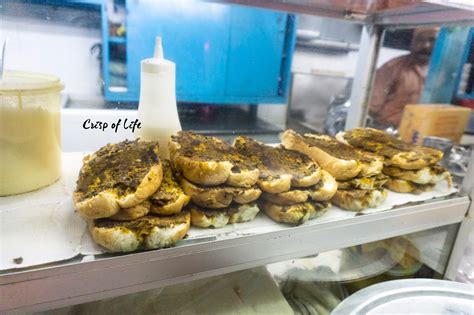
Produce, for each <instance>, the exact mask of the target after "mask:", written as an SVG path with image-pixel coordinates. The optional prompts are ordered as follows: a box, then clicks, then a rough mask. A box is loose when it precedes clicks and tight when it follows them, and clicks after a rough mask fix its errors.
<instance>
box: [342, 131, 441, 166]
mask: <svg viewBox="0 0 474 315" xmlns="http://www.w3.org/2000/svg"><path fill="white" fill-rule="evenodd" d="M336 138H337V139H338V140H339V141H341V142H344V143H346V144H349V145H351V146H353V147H355V148H359V149H361V150H365V151H369V152H373V153H375V154H378V155H380V156H382V157H384V162H385V164H386V165H392V166H397V167H399V168H403V169H407V170H418V169H421V168H423V167H426V166H428V165H433V164H436V163H437V162H438V161H440V160H441V159H442V158H443V152H441V151H439V150H436V149H434V148H428V147H421V146H417V145H414V144H410V143H406V142H404V141H402V140H400V139H397V138H395V137H393V136H391V135H389V134H388V133H386V132H385V131H382V130H378V129H373V128H354V129H352V130H349V131H341V132H339V133H338V134H337V135H336Z"/></svg>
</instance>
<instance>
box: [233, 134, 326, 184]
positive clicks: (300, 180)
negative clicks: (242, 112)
mask: <svg viewBox="0 0 474 315" xmlns="http://www.w3.org/2000/svg"><path fill="white" fill-rule="evenodd" d="M233 147H235V148H236V149H237V150H238V151H239V152H240V153H242V154H243V155H245V156H246V157H248V158H249V159H250V160H252V161H254V162H255V164H256V165H257V166H258V169H259V170H260V176H259V180H258V185H259V187H260V188H261V189H262V190H263V191H266V192H269V193H280V192H284V191H288V190H289V189H290V187H310V186H313V185H315V184H316V183H318V182H319V179H320V177H321V168H320V167H319V165H318V164H317V163H316V162H314V161H313V160H312V159H311V158H309V157H308V156H307V155H306V154H303V153H301V152H297V151H291V150H287V149H285V148H283V147H276V148H274V147H270V146H267V145H264V144H263V143H260V142H258V141H256V140H253V139H251V138H249V137H244V136H238V137H237V138H235V140H234V144H233Z"/></svg>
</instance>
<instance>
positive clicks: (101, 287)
mask: <svg viewBox="0 0 474 315" xmlns="http://www.w3.org/2000/svg"><path fill="white" fill-rule="evenodd" d="M469 204H470V201H469V198H468V197H456V198H453V199H448V200H440V201H436V202H429V203H422V204H417V205H411V206H407V207H401V208H398V209H392V210H389V211H385V212H380V213H375V214H370V215H364V216H358V217H355V218H352V219H347V220H341V221H332V222H323V223H321V224H314V225H305V226H300V227H295V228H282V230H280V231H276V232H271V233H263V234H259V235H251V236H243V237H239V238H235V239H228V240H219V241H214V242H207V243H198V244H193V245H189V246H183V247H176V248H171V249H167V250H161V251H150V252H144V253H139V254H132V255H126V256H119V257H113V258H107V259H100V260H97V261H92V262H85V263H74V264H69V265H64V266H60V267H49V268H43V269H40V270H32V271H23V272H17V273H12V274H7V275H2V276H0V285H1V290H0V291H2V295H1V300H2V303H0V311H8V310H15V309H16V310H18V309H22V310H35V311H38V310H46V309H48V308H52V307H60V306H65V305H70V304H76V303H83V302H88V301H92V300H97V299H101V298H105V297H112V296H117V295H122V294H127V293H133V292H138V291H143V290H147V289H151V288H156V287H160V286H166V285H171V284H175V283H180V282H185V281H190V280H195V279H200V278H205V277H209V276H214V275H220V274H225V273H229V272H233V271H238V270H243V269H247V268H252V267H257V266H261V265H265V264H268V263H272V262H277V261H282V260H287V259H291V258H296V257H302V256H307V255H311V254H316V253H318V252H324V251H328V250H332V249H338V248H344V247H348V246H353V245H357V244H362V243H366V242H372V241H376V240H380V239H385V238H389V237H394V236H398V235H404V234H407V233H412V232H417V231H421V230H425V229H430V228H434V227H437V226H442V225H447V224H452V223H457V222H460V221H461V220H462V219H463V218H464V215H465V214H466V212H467V209H468V207H469ZM347 235H350V238H348V237H347Z"/></svg>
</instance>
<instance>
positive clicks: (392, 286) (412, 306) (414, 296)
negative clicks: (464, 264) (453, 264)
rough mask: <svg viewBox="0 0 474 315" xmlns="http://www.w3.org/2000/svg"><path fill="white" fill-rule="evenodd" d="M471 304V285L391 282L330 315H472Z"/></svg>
mask: <svg viewBox="0 0 474 315" xmlns="http://www.w3.org/2000/svg"><path fill="white" fill-rule="evenodd" d="M473 301H474V286H473V285H469V284H465V283H459V282H453V281H447V280H433V279H408V280H394V281H387V282H382V283H378V284H375V285H372V286H370V287H367V288H365V289H363V290H360V291H358V292H356V293H355V294H353V295H351V296H350V297H348V298H347V299H345V300H344V301H342V302H341V303H340V304H339V305H338V306H337V307H336V308H335V309H334V310H333V311H332V313H331V315H342V314H343V315H348V314H354V315H355V314H369V315H370V314H415V313H416V314H472V311H473V306H472V305H473Z"/></svg>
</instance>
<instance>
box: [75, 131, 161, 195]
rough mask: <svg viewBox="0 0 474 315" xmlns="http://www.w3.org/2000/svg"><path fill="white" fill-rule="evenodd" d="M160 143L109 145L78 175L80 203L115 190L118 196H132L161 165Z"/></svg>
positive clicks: (77, 190)
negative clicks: (154, 167)
mask: <svg viewBox="0 0 474 315" xmlns="http://www.w3.org/2000/svg"><path fill="white" fill-rule="evenodd" d="M157 153H158V142H146V141H138V140H135V141H128V140H126V141H122V142H119V143H117V144H108V145H106V146H105V147H102V148H101V149H100V150H99V151H97V152H96V153H95V157H94V158H93V159H92V160H90V161H88V162H87V163H85V164H84V165H83V166H82V169H81V171H80V173H79V178H78V180H77V183H76V184H77V187H76V192H80V193H82V194H81V200H84V199H87V198H90V197H93V196H95V195H97V194H98V193H100V192H101V191H104V190H108V189H115V190H116V191H117V194H118V195H119V196H120V195H125V194H128V193H133V192H134V191H135V190H136V188H137V187H138V186H139V185H140V183H141V182H142V180H143V179H144V177H145V176H146V175H147V174H148V172H149V171H150V167H151V166H152V165H155V164H157V163H159V158H158V155H157Z"/></svg>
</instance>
